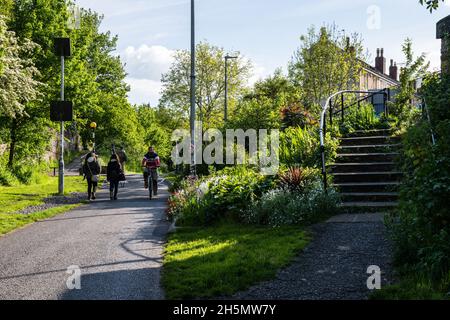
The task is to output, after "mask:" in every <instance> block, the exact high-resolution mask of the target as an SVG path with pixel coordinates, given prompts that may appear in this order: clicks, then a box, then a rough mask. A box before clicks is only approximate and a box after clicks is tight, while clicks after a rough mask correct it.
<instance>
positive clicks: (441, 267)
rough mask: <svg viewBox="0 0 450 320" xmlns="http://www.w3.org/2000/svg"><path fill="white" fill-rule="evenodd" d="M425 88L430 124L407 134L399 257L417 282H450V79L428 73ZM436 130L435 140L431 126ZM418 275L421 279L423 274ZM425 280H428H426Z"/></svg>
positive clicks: (396, 231) (396, 228) (397, 226)
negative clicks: (433, 140) (449, 138)
mask: <svg viewBox="0 0 450 320" xmlns="http://www.w3.org/2000/svg"><path fill="white" fill-rule="evenodd" d="M422 93H423V95H424V96H425V98H426V100H427V102H428V108H429V112H430V116H431V127H430V123H428V121H425V120H423V121H419V122H418V123H417V124H416V125H414V126H412V127H411V128H409V129H408V131H407V132H406V134H405V136H404V139H403V151H402V155H403V156H402V169H403V171H404V172H405V173H406V174H405V179H404V181H403V185H402V189H401V196H400V208H399V211H398V220H397V219H396V220H394V221H392V223H391V225H392V231H393V237H394V240H395V243H396V252H395V253H396V254H395V257H396V262H397V264H398V266H399V269H400V270H401V271H402V272H403V273H404V274H405V276H409V275H411V274H414V275H415V276H414V279H415V281H416V282H417V283H418V284H417V285H424V286H425V287H432V288H434V289H437V290H438V291H440V292H447V291H448V290H449V288H450V286H449V285H450V282H449V280H450V229H449V226H450V225H449V223H450V215H449V213H450V202H449V199H450V148H449V144H448V137H450V109H449V108H448V106H449V105H450V79H449V78H448V77H447V78H445V77H443V78H441V76H440V75H432V76H428V77H427V78H426V80H425V81H424V87H423V88H422ZM430 129H432V130H433V132H434V133H435V135H436V144H435V145H433V144H432V142H431V141H432V140H431V131H430ZM418 279H419V280H418ZM424 283H425V284H424Z"/></svg>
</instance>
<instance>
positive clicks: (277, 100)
mask: <svg viewBox="0 0 450 320" xmlns="http://www.w3.org/2000/svg"><path fill="white" fill-rule="evenodd" d="M300 98H301V88H297V87H295V86H294V85H293V83H292V82H291V81H289V79H287V77H285V76H284V75H283V73H282V71H281V69H277V70H276V71H275V73H274V74H273V76H270V77H268V78H266V79H264V80H260V81H258V82H256V83H255V85H254V88H253V89H252V90H251V91H250V92H249V93H247V94H246V95H245V96H244V97H243V98H242V99H241V100H240V101H239V102H238V104H237V107H236V109H235V111H234V112H233V113H232V117H231V119H230V123H229V124H228V126H230V127H234V128H242V129H256V130H258V129H275V128H280V126H281V122H282V117H281V112H282V110H283V109H285V108H287V107H288V106H290V105H292V104H295V103H296V102H297V101H299V100H300Z"/></svg>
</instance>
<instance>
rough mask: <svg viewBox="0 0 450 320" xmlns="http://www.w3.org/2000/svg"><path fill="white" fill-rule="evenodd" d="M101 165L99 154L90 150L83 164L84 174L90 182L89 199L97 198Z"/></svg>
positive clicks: (88, 182)
mask: <svg viewBox="0 0 450 320" xmlns="http://www.w3.org/2000/svg"><path fill="white" fill-rule="evenodd" d="M100 171H101V167H100V163H99V161H98V158H97V155H96V154H95V152H94V151H92V152H90V153H89V154H88V155H87V156H86V158H85V160H84V165H83V174H84V177H85V179H86V180H87V184H88V200H89V201H90V200H95V199H96V196H95V193H96V192H97V186H98V181H99V179H100V178H99V175H100Z"/></svg>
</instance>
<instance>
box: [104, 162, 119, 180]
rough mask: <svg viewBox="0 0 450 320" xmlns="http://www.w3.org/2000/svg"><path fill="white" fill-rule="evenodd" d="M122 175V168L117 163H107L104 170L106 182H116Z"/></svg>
mask: <svg viewBox="0 0 450 320" xmlns="http://www.w3.org/2000/svg"><path fill="white" fill-rule="evenodd" d="M121 174H122V167H121V166H120V163H119V161H117V160H116V161H110V162H109V163H108V168H107V169H106V178H107V180H108V181H117V180H119V179H120V175H121Z"/></svg>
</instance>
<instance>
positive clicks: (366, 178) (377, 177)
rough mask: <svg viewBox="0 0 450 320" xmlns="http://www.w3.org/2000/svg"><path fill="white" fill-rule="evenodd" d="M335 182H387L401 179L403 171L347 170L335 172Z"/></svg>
mask: <svg viewBox="0 0 450 320" xmlns="http://www.w3.org/2000/svg"><path fill="white" fill-rule="evenodd" d="M333 176H334V182H335V183H342V182H349V183H350V182H387V181H399V180H400V179H401V177H402V173H401V172H397V171H379V172H345V173H335V174H333Z"/></svg>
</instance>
